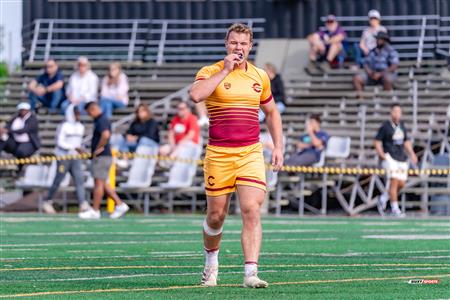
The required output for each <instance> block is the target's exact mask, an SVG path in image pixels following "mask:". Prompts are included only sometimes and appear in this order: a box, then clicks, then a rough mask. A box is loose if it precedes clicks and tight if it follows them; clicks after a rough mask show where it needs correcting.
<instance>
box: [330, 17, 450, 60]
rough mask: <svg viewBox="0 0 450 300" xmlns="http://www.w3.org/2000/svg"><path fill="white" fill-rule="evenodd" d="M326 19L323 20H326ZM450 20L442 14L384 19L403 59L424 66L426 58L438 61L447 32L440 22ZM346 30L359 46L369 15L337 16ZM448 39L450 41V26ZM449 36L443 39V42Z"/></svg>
mask: <svg viewBox="0 0 450 300" xmlns="http://www.w3.org/2000/svg"><path fill="white" fill-rule="evenodd" d="M325 19H326V17H322V18H321V20H322V21H325ZM443 19H444V20H445V19H446V18H441V17H440V16H439V15H409V16H408V15H406V16H382V21H381V23H382V25H383V26H384V27H386V29H387V30H388V32H389V35H390V38H391V42H392V46H393V47H394V48H395V49H396V50H397V51H398V52H399V56H400V57H401V58H406V59H416V60H417V66H420V65H421V63H422V60H423V59H424V58H434V57H435V54H436V52H437V51H436V48H437V46H438V42H439V38H438V37H439V33H440V32H442V33H443V34H444V33H445V32H446V31H444V30H443V28H442V27H441V26H440V22H442V20H443ZM337 20H338V21H339V23H340V24H341V26H342V27H343V28H344V30H345V31H346V33H347V35H348V38H347V39H346V41H348V42H350V43H358V42H359V41H360V38H361V34H362V32H363V31H364V29H366V28H367V27H368V19H367V17H366V16H358V17H337ZM447 28H448V29H447V30H449V31H448V34H447V35H446V39H447V40H450V27H447ZM442 39H445V37H441V40H442Z"/></svg>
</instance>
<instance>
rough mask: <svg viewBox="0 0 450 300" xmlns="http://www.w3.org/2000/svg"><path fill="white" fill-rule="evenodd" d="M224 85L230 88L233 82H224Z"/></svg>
mask: <svg viewBox="0 0 450 300" xmlns="http://www.w3.org/2000/svg"><path fill="white" fill-rule="evenodd" d="M223 87H224V88H225V89H227V90H229V89H230V87H231V83H229V82H224V84H223Z"/></svg>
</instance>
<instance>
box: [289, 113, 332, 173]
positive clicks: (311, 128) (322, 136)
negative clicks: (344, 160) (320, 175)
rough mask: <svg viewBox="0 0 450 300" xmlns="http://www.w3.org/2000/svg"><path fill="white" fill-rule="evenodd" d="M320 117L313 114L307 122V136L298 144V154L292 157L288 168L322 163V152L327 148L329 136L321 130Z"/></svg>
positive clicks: (301, 138) (302, 137) (303, 136)
mask: <svg viewBox="0 0 450 300" xmlns="http://www.w3.org/2000/svg"><path fill="white" fill-rule="evenodd" d="M320 123H321V120H320V116H319V115H318V114H312V115H311V116H309V118H308V120H307V122H306V134H304V135H302V136H301V137H300V141H298V142H297V145H296V146H297V151H298V152H297V153H295V154H293V155H291V156H290V157H289V158H288V159H287V161H286V165H287V166H311V165H313V164H315V163H317V162H319V161H320V156H321V155H322V151H323V150H325V148H326V147H327V142H328V138H329V136H328V134H327V133H326V132H325V131H323V130H321V128H320Z"/></svg>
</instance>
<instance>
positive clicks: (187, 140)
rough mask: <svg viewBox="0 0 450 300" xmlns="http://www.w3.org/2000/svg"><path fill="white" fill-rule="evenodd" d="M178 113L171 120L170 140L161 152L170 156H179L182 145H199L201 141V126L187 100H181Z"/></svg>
mask: <svg viewBox="0 0 450 300" xmlns="http://www.w3.org/2000/svg"><path fill="white" fill-rule="evenodd" d="M177 110H178V112H177V115H176V116H175V117H174V118H173V119H172V121H171V122H170V128H169V134H168V142H169V144H167V145H163V146H161V148H160V151H159V152H160V154H161V155H164V156H167V155H170V157H176V156H177V149H178V146H180V145H192V146H195V147H197V146H198V144H199V142H200V127H199V126H198V120H197V117H196V116H195V115H193V114H192V112H191V110H190V108H189V106H188V105H187V103H186V102H180V103H179V104H178V106H177Z"/></svg>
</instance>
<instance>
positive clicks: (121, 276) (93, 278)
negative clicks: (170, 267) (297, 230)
mask: <svg viewBox="0 0 450 300" xmlns="http://www.w3.org/2000/svg"><path fill="white" fill-rule="evenodd" d="M267 267H270V266H267ZM442 269H448V267H425V268H421V267H419V268H418V267H410V268H405V267H399V268H381V269H374V270H373V271H383V272H384V271H389V272H396V271H423V270H427V271H429V270H442ZM339 271H341V270H337V269H315V270H311V269H297V270H259V271H258V273H304V272H308V273H310V272H339ZM234 274H243V272H242V271H227V272H224V271H220V272H219V275H220V276H223V275H234ZM200 275H201V272H200V271H199V272H186V273H140V274H130V275H123V274H121V275H109V276H97V277H76V278H51V279H42V278H37V279H32V280H21V279H19V280H3V281H2V282H5V283H6V282H9V283H19V282H42V281H45V282H68V281H90V280H107V279H125V278H142V277H168V276H174V277H177V276H200ZM418 276H419V275H418ZM419 277H420V276H419Z"/></svg>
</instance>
